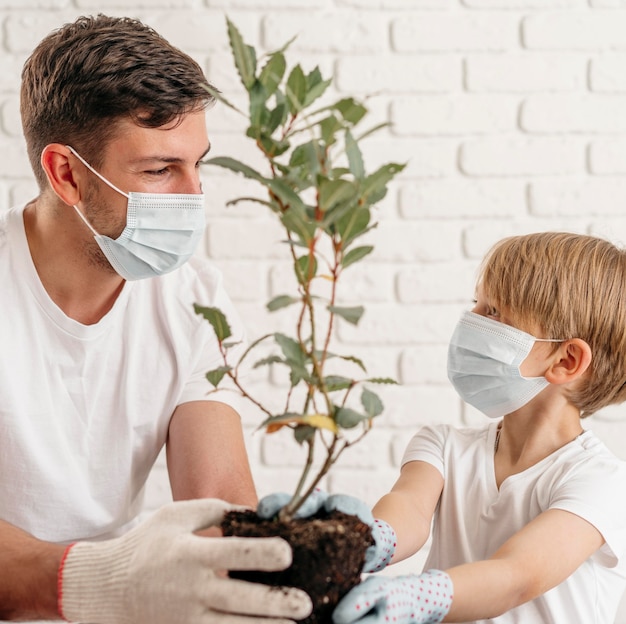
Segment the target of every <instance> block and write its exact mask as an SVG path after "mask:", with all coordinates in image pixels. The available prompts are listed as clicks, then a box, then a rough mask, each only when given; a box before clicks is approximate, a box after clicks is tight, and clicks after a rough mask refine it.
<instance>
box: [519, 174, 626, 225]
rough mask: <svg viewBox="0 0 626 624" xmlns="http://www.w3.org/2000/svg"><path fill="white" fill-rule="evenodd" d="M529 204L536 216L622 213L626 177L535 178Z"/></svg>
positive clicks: (615, 214) (625, 198)
mask: <svg viewBox="0 0 626 624" xmlns="http://www.w3.org/2000/svg"><path fill="white" fill-rule="evenodd" d="M530 206H531V212H532V214H534V215H556V216H566V215H568V216H570V215H571V216H574V217H575V216H597V215H607V216H608V215H614V216H621V215H623V214H624V206H626V178H624V177H603V178H601V179H592V178H588V179H584V178H583V179H575V178H574V179H564V180H536V181H534V182H533V183H532V184H531V186H530Z"/></svg>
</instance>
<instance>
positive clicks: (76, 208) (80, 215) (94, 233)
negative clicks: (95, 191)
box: [72, 204, 100, 236]
mask: <svg viewBox="0 0 626 624" xmlns="http://www.w3.org/2000/svg"><path fill="white" fill-rule="evenodd" d="M72 207H73V208H74V210H76V212H77V213H78V216H79V217H80V218H81V219H82V220H83V223H84V224H85V225H86V226H87V227H88V228H89V229H90V230H91V231H92V232H93V235H94V236H100V234H99V233H98V232H96V230H95V229H94V228H93V226H92V225H91V223H89V221H87V217H85V215H84V214H83V213H82V212H81V211H80V210H79V209H78V206H77V205H76V204H74V205H73V206H72Z"/></svg>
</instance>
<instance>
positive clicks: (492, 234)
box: [463, 217, 589, 260]
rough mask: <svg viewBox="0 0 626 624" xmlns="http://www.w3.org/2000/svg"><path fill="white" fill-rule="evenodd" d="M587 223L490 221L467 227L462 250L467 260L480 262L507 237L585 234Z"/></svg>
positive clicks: (547, 220) (515, 220) (528, 220)
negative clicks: (545, 233)
mask: <svg viewBox="0 0 626 624" xmlns="http://www.w3.org/2000/svg"><path fill="white" fill-rule="evenodd" d="M588 224H589V222H588V221H587V220H580V219H575V218H571V217H567V218H565V217H561V218H560V219H545V218H542V219H533V218H532V217H529V218H528V219H526V220H521V219H519V218H515V219H507V220H499V221H495V220H491V221H482V222H476V223H474V224H472V225H469V226H468V227H467V229H466V230H465V233H464V236H463V250H464V251H465V254H466V255H467V257H468V258H474V259H477V260H482V258H483V257H484V256H485V254H486V253H487V252H488V251H489V249H490V248H491V246H492V245H495V243H497V242H498V241H499V240H501V239H503V238H507V237H509V236H518V235H523V234H531V233H533V232H546V231H568V232H578V233H580V234H585V233H586V231H587V227H588Z"/></svg>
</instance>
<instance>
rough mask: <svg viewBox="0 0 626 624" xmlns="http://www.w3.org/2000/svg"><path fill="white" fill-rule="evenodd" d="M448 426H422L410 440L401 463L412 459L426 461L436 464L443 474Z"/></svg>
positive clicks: (443, 474)
mask: <svg viewBox="0 0 626 624" xmlns="http://www.w3.org/2000/svg"><path fill="white" fill-rule="evenodd" d="M447 431H448V427H447V426H436V427H430V426H426V427H422V428H421V429H420V430H419V431H418V432H417V433H416V434H415V435H414V436H413V437H412V438H411V441H410V442H409V444H408V446H407V448H406V451H405V452H404V456H403V457H402V463H401V465H402V466H404V464H407V463H408V462H412V461H424V462H426V463H428V464H431V465H432V466H434V467H435V468H436V469H437V470H438V471H439V472H440V473H441V475H442V476H445V472H444V464H445V462H444V445H445V440H446V437H447Z"/></svg>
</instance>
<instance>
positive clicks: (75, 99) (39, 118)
mask: <svg viewBox="0 0 626 624" xmlns="http://www.w3.org/2000/svg"><path fill="white" fill-rule="evenodd" d="M206 84H208V83H207V80H206V77H205V75H204V73H203V71H202V69H201V68H200V66H199V65H198V63H196V61H194V60H193V59H192V58H191V57H190V56H188V55H187V54H185V53H184V52H182V51H181V50H179V49H178V48H175V47H174V46H172V45H171V44H170V43H169V42H168V41H166V40H165V39H164V38H163V37H162V36H161V35H159V34H158V33H157V32H155V31H154V30H153V29H152V28H150V27H149V26H147V25H145V24H143V23H142V22H140V21H138V20H134V19H130V18H125V17H107V16H105V15H98V16H96V17H80V18H78V19H77V20H76V21H75V22H73V23H70V24H66V25H64V26H63V27H61V28H59V29H58V30H55V31H53V32H52V33H50V35H48V36H47V37H46V38H44V39H43V40H42V41H41V43H40V44H39V45H38V46H37V47H36V48H35V50H34V51H33V53H32V54H31V56H30V57H29V59H28V60H27V61H26V63H25V65H24V69H23V72H22V89H21V104H20V110H21V115H22V125H23V129H24V135H25V138H26V145H27V148H28V156H29V158H30V162H31V166H32V168H33V171H34V172H35V176H36V178H37V182H38V184H39V187H40V188H41V189H42V190H43V189H44V188H45V187H46V185H47V182H46V176H45V173H44V171H43V169H42V168H41V165H40V157H41V152H42V150H43V149H44V147H45V146H46V145H49V144H50V143H63V144H69V145H72V147H74V148H76V149H77V150H78V151H79V153H80V154H81V155H83V157H84V158H85V159H86V160H87V161H88V162H91V164H92V165H93V166H94V167H98V166H99V165H100V164H101V160H100V159H101V156H102V151H103V149H104V147H105V146H106V145H107V143H108V141H109V140H110V139H111V138H112V137H113V136H114V135H115V131H116V121H118V120H119V119H122V118H127V119H131V120H132V121H133V122H135V123H136V124H138V125H140V126H144V127H149V128H157V127H160V126H163V125H165V124H167V123H170V122H172V121H175V120H177V119H179V118H180V117H181V116H183V115H185V114H187V113H190V112H195V111H197V110H202V109H203V108H205V107H206V106H207V105H208V104H209V103H211V102H212V101H213V98H212V97H211V96H210V95H209V93H208V91H207V90H206V89H205V88H204V87H203V86H202V85H206Z"/></svg>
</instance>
